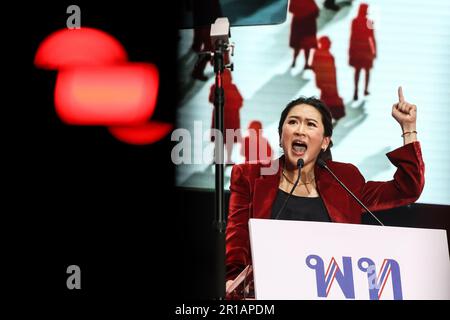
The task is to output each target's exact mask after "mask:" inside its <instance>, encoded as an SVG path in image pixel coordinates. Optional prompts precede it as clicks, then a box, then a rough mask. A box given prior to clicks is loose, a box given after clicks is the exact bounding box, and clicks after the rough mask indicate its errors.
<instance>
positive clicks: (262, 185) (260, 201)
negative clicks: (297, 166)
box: [252, 160, 282, 219]
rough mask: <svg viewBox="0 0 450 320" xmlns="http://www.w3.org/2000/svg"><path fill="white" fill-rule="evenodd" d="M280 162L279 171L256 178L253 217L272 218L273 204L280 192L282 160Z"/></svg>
mask: <svg viewBox="0 0 450 320" xmlns="http://www.w3.org/2000/svg"><path fill="white" fill-rule="evenodd" d="M275 161H279V163H278V171H277V173H276V174H272V175H262V176H260V177H259V178H257V179H256V180H255V186H254V193H253V201H252V204H253V218H259V219H270V217H271V215H272V206H273V203H274V201H275V198H276V196H277V192H278V185H279V183H280V172H281V165H282V161H280V160H275Z"/></svg>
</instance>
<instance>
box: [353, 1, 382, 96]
mask: <svg viewBox="0 0 450 320" xmlns="http://www.w3.org/2000/svg"><path fill="white" fill-rule="evenodd" d="M368 8H369V6H368V5H367V4H365V3H361V4H360V5H359V11H358V16H357V17H356V18H355V19H353V21H352V29H351V35H350V49H349V64H350V65H351V66H352V67H354V68H355V91H354V94H353V100H358V82H359V75H360V73H361V69H364V70H365V72H366V83H365V87H364V95H368V94H369V78H370V69H372V66H373V60H374V59H375V58H376V57H377V46H376V41H375V35H374V29H373V28H374V27H373V22H372V21H371V20H369V19H367V11H368Z"/></svg>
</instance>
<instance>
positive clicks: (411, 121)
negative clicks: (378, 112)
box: [392, 87, 417, 144]
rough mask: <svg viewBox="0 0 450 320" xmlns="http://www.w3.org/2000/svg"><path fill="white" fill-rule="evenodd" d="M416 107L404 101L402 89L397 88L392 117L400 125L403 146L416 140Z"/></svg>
mask: <svg viewBox="0 0 450 320" xmlns="http://www.w3.org/2000/svg"><path fill="white" fill-rule="evenodd" d="M416 112H417V107H416V105H415V104H411V103H409V102H406V101H405V97H404V96H403V90H402V87H398V102H397V103H395V104H394V105H393V106H392V116H393V117H394V119H395V120H397V122H398V123H399V124H400V127H401V128H402V134H403V142H404V144H407V143H410V142H413V141H416V140H417V132H416V119H417V115H416Z"/></svg>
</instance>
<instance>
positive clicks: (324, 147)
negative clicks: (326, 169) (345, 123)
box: [322, 137, 331, 151]
mask: <svg viewBox="0 0 450 320" xmlns="http://www.w3.org/2000/svg"><path fill="white" fill-rule="evenodd" d="M330 141H331V137H324V138H323V141H322V150H323V151H326V150H327V149H328V146H329V145H330Z"/></svg>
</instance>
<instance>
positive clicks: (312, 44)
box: [289, 0, 319, 69]
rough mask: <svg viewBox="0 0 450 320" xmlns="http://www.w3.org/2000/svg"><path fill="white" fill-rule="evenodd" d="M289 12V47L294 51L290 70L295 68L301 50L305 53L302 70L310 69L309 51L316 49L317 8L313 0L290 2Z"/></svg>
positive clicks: (292, 0) (294, 0)
mask: <svg viewBox="0 0 450 320" xmlns="http://www.w3.org/2000/svg"><path fill="white" fill-rule="evenodd" d="M289 12H291V13H292V14H293V17H292V23H291V35H290V39H289V46H290V47H291V48H292V49H294V57H293V60H292V65H291V66H292V68H293V67H295V63H296V60H297V56H298V54H299V53H300V51H301V50H302V49H303V50H304V51H305V66H304V69H311V66H310V65H309V64H308V60H309V53H310V50H311V49H314V48H317V39H316V33H317V23H316V19H317V17H318V16H319V8H318V7H317V5H316V3H315V2H314V0H291V2H290V4H289Z"/></svg>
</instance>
